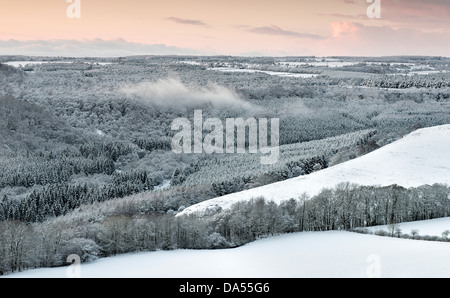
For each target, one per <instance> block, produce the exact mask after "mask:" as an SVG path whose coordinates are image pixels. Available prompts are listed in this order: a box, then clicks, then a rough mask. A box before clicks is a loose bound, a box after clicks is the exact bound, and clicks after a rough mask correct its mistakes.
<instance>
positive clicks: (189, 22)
mask: <svg viewBox="0 0 450 298" xmlns="http://www.w3.org/2000/svg"><path fill="white" fill-rule="evenodd" d="M167 19H168V20H169V21H172V22H174V23H177V24H183V25H194V26H204V27H208V24H206V23H205V22H203V21H200V20H190V19H183V18H177V17H169V18H167Z"/></svg>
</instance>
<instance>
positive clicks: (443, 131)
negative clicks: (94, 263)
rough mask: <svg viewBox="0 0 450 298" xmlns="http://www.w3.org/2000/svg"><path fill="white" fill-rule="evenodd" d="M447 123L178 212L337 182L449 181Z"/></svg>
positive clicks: (286, 195)
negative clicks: (309, 171) (318, 169)
mask: <svg viewBox="0 0 450 298" xmlns="http://www.w3.org/2000/svg"><path fill="white" fill-rule="evenodd" d="M448 148H450V125H443V126H436V127H431V128H424V129H420V130H416V131H414V132H412V133H411V134H409V135H407V136H405V137H404V138H402V139H400V140H398V141H396V142H394V143H391V144H389V145H386V146H384V147H382V148H380V149H378V150H376V151H373V152H371V153H369V154H366V155H364V156H361V157H359V158H356V159H353V160H350V161H348V162H345V163H342V164H338V165H336V166H333V167H329V168H327V169H323V170H320V171H318V172H314V173H312V174H309V175H305V176H299V177H296V178H292V179H288V180H285V181H281V182H277V183H273V184H270V185H265V186H261V187H258V188H253V189H249V190H245V191H241V192H237V193H233V194H229V195H225V196H222V197H218V198H214V199H211V200H207V201H204V202H201V203H199V204H196V205H193V206H190V207H188V208H186V209H185V210H184V211H183V212H181V213H179V214H178V216H180V215H182V214H190V213H197V214H199V215H201V214H202V213H203V212H204V211H205V210H208V209H217V208H218V207H221V208H223V209H227V208H229V207H231V205H232V204H233V203H235V202H238V201H243V200H249V199H251V198H255V197H260V196H263V197H265V198H266V199H267V200H273V201H274V202H275V203H279V202H281V201H284V200H288V199H290V198H299V197H300V196H301V195H302V194H304V193H306V194H308V195H309V196H314V195H316V194H318V193H319V192H320V191H321V190H322V189H323V188H332V187H335V186H336V185H337V184H339V183H341V182H350V183H356V184H359V185H379V186H388V185H392V184H398V185H401V186H403V187H418V186H422V185H426V184H429V185H432V184H435V183H441V184H450V154H448V152H449V151H448Z"/></svg>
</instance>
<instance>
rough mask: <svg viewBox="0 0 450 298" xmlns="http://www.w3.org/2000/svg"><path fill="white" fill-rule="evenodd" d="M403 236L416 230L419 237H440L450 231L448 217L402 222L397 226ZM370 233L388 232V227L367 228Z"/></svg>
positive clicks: (449, 218)
mask: <svg viewBox="0 0 450 298" xmlns="http://www.w3.org/2000/svg"><path fill="white" fill-rule="evenodd" d="M398 227H399V228H400V229H401V232H402V233H403V234H409V235H411V231H412V230H417V231H418V232H419V235H420V236H425V235H428V236H438V237H441V236H442V232H444V231H446V230H449V231H450V217H444V218H436V219H429V220H421V221H413V222H402V223H399V224H398ZM367 229H368V230H370V231H372V232H376V231H379V230H384V231H390V229H389V226H388V225H382V226H374V227H369V228H367Z"/></svg>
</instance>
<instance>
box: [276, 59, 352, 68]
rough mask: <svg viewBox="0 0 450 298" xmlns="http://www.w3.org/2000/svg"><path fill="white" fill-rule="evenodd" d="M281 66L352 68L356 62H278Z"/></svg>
mask: <svg viewBox="0 0 450 298" xmlns="http://www.w3.org/2000/svg"><path fill="white" fill-rule="evenodd" d="M280 64H281V65H284V66H288V67H296V66H307V65H310V66H314V67H344V66H352V65H356V64H357V62H350V61H332V60H327V61H307V62H289V61H288V62H280Z"/></svg>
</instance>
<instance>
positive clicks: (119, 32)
mask: <svg viewBox="0 0 450 298" xmlns="http://www.w3.org/2000/svg"><path fill="white" fill-rule="evenodd" d="M0 1H2V3H1V4H0V7H1V9H0V55H1V54H25V55H26V54H29V55H34V54H48V55H52V54H58V55H77V54H79V55H89V53H90V51H91V52H92V53H95V54H96V55H105V56H108V55H124V54H155V53H156V54H180V53H192V54H221V55H274V56H303V55H316V56H332V55H335V56H338V55H339V56H347V55H348V56H385V55H438V56H450V1H448V0H427V1H425V0H381V5H380V6H381V18H379V19H378V18H374V19H370V18H368V16H367V14H366V10H367V8H368V7H369V5H371V4H370V3H367V0H313V1H306V0H277V1H273V0H271V1H268V0H227V1H219V0H165V1H159V2H156V1H148V0H147V1H146V0H127V1H123V0H72V1H80V12H81V17H80V18H74V19H70V18H69V17H68V16H67V13H66V12H67V9H68V7H69V6H70V5H71V3H68V2H67V1H66V0H39V1H36V0H14V1H12V0H8V3H3V2H5V1H7V0H0ZM373 1H375V0H373Z"/></svg>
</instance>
